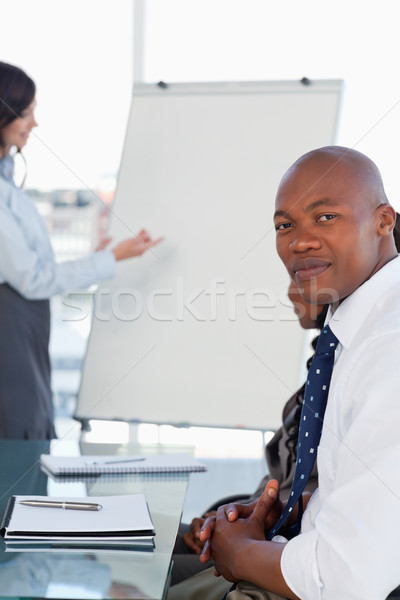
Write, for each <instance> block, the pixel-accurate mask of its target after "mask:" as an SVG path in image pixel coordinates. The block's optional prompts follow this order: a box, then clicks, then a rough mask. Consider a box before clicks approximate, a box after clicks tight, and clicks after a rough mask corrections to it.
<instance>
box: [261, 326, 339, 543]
mask: <svg viewBox="0 0 400 600" xmlns="http://www.w3.org/2000/svg"><path fill="white" fill-rule="evenodd" d="M337 345H338V339H337V337H336V336H335V335H334V334H333V333H332V331H331V330H330V327H329V325H325V327H324V328H323V330H322V331H321V334H320V336H319V339H318V344H317V348H316V350H315V355H314V358H313V360H312V363H311V366H310V369H309V371H308V378H307V383H306V388H305V393H304V403H303V408H302V411H301V417H300V428H299V441H298V445H297V462H296V469H295V472H294V477H293V483H292V489H291V492H290V496H289V498H288V501H287V504H286V506H285V508H284V510H283V512H282V514H281V516H280V518H279V519H278V521H277V523H276V524H275V526H274V527H273V529H271V531H270V532H269V534H268V536H267V539H268V540H271V539H272V538H273V536H274V535H276V533H277V531H279V529H280V528H281V527H282V525H283V523H284V522H285V521H286V519H287V518H288V517H289V515H290V513H291V512H292V510H293V509H294V507H295V506H296V503H297V501H298V500H299V499H300V502H299V518H298V523H297V525H295V526H294V527H293V531H292V533H293V534H294V535H297V533H299V531H300V521H301V517H302V512H303V510H302V501H301V495H302V493H303V491H304V488H305V486H306V483H307V481H308V478H309V477H310V475H311V471H312V469H313V466H314V463H315V458H316V455H317V448H318V444H319V440H320V438H321V432H322V424H323V420H324V414H325V408H326V402H327V399H328V392H329V384H330V381H331V376H332V370H333V363H334V358H335V349H336V346H337Z"/></svg>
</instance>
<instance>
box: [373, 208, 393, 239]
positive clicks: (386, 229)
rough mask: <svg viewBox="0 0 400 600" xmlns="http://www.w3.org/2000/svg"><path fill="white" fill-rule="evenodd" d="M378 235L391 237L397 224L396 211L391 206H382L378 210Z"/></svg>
mask: <svg viewBox="0 0 400 600" xmlns="http://www.w3.org/2000/svg"><path fill="white" fill-rule="evenodd" d="M376 216H377V223H378V235H381V236H386V235H390V234H391V233H392V231H393V229H394V226H395V224H396V211H395V210H394V208H393V206H391V205H390V204H386V203H385V204H380V205H379V206H378V207H377V209H376Z"/></svg>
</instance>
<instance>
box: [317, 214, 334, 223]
mask: <svg viewBox="0 0 400 600" xmlns="http://www.w3.org/2000/svg"><path fill="white" fill-rule="evenodd" d="M335 218H336V215H321V216H320V217H318V221H323V222H325V221H332V219H335Z"/></svg>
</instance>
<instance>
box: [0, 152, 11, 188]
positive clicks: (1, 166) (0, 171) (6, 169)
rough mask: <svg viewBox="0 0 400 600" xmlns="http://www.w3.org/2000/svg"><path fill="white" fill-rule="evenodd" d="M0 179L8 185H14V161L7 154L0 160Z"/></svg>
mask: <svg viewBox="0 0 400 600" xmlns="http://www.w3.org/2000/svg"><path fill="white" fill-rule="evenodd" d="M0 177H2V178H3V179H5V180H6V181H8V182H9V183H14V159H13V157H12V156H10V155H9V154H7V156H4V158H0Z"/></svg>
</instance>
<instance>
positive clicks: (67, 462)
mask: <svg viewBox="0 0 400 600" xmlns="http://www.w3.org/2000/svg"><path fill="white" fill-rule="evenodd" d="M40 463H41V466H42V468H43V470H44V471H46V472H47V473H50V474H51V475H54V476H55V477H58V476H77V475H80V476H82V475H102V474H107V473H116V474H119V473H139V474H141V473H191V472H195V471H206V470H207V467H206V466H205V465H203V464H201V463H200V462H199V461H198V460H196V459H195V458H193V456H191V455H190V454H183V453H182V454H172V453H171V454H154V455H147V456H138V455H135V456H126V455H125V456H122V455H121V456H115V455H114V456H112V455H87V456H72V457H71V456H51V455H50V454H42V455H41V456H40Z"/></svg>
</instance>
